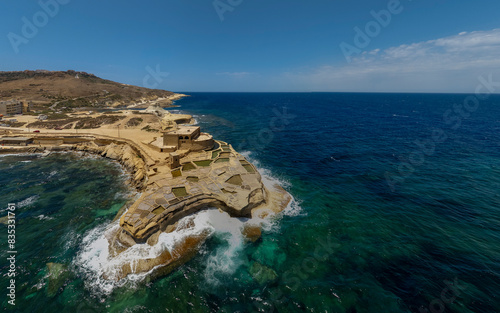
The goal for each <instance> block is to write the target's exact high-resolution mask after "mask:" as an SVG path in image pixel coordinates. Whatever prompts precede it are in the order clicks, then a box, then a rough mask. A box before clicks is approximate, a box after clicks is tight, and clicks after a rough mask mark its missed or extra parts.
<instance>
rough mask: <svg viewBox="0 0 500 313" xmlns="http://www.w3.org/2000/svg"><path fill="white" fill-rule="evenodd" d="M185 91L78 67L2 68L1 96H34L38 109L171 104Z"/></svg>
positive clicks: (0, 80) (1, 97)
mask: <svg viewBox="0 0 500 313" xmlns="http://www.w3.org/2000/svg"><path fill="white" fill-rule="evenodd" d="M181 96H182V95H179V94H176V93H173V92H171V91H166V90H160V89H148V88H144V87H137V86H132V85H126V84H121V83H117V82H113V81H110V80H106V79H102V78H99V77H97V76H95V75H93V74H89V73H85V72H76V71H72V70H69V71H65V72H63V71H45V70H37V71H22V72H0V100H9V99H12V98H14V99H23V100H31V101H32V102H33V103H34V106H35V108H34V109H39V110H40V109H41V110H43V109H47V108H48V107H52V109H56V110H65V111H69V110H73V109H75V108H80V107H86V108H88V107H96V108H104V107H126V106H136V107H137V106H140V105H142V106H148V105H149V104H151V102H154V103H156V104H159V105H162V106H164V107H166V106H169V105H170V104H171V103H172V100H175V99H178V98H180V97H181Z"/></svg>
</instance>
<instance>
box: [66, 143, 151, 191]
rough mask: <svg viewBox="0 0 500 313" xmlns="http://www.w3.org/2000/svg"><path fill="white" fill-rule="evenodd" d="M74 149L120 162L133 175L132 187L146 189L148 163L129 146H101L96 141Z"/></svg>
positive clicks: (111, 144)
mask: <svg viewBox="0 0 500 313" xmlns="http://www.w3.org/2000/svg"><path fill="white" fill-rule="evenodd" d="M74 149H75V150H76V151H81V152H87V153H92V154H98V155H101V156H103V157H106V158H109V159H112V160H116V161H118V162H119V163H120V164H122V165H123V166H124V167H125V168H126V169H127V170H128V171H129V172H130V173H131V174H132V181H131V184H132V186H133V187H135V188H137V189H141V188H143V187H144V184H145V178H146V176H145V174H144V173H146V172H147V166H146V163H145V162H144V160H143V158H142V156H141V155H140V154H139V153H137V152H136V151H135V150H134V149H132V148H131V147H130V146H129V145H127V144H116V143H110V144H109V145H105V146H100V145H97V144H96V143H95V142H94V141H89V142H86V143H81V144H77V145H75V146H74Z"/></svg>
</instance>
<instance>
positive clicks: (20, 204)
mask: <svg viewBox="0 0 500 313" xmlns="http://www.w3.org/2000/svg"><path fill="white" fill-rule="evenodd" d="M38 198H40V196H39V195H34V196H31V197H28V198H26V199H24V200H22V201H20V202H18V203H17V207H18V208H23V207H25V206H28V205H32V204H33V203H35V201H36V200H38Z"/></svg>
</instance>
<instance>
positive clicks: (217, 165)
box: [116, 144, 267, 246]
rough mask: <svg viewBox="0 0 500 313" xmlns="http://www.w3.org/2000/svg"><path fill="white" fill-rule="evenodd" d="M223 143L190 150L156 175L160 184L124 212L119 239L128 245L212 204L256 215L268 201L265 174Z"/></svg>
mask: <svg viewBox="0 0 500 313" xmlns="http://www.w3.org/2000/svg"><path fill="white" fill-rule="evenodd" d="M221 147H224V148H225V149H224V148H221V149H220V150H219V151H218V150H216V151H208V152H200V153H196V154H190V156H189V157H185V158H184V159H183V160H182V164H183V165H182V166H181V167H180V168H179V169H174V171H173V174H172V173H168V174H167V175H157V176H156V175H155V183H154V185H155V186H156V188H153V190H151V191H147V192H145V193H144V194H143V195H142V196H141V198H140V199H139V200H137V202H136V203H134V205H132V206H131V207H130V209H129V211H128V212H127V213H125V214H124V215H123V216H122V217H121V219H120V226H121V227H122V229H123V231H122V233H121V234H120V235H119V236H118V237H117V238H116V239H117V240H118V241H120V243H121V244H122V245H125V246H130V245H131V244H134V243H143V242H146V241H147V240H148V239H149V237H150V236H152V235H154V234H155V233H157V232H162V231H165V230H166V229H167V227H168V226H169V225H173V224H174V223H176V222H177V221H178V220H179V219H181V218H183V217H185V216H187V215H191V214H194V213H196V212H198V211H200V210H203V209H205V208H208V207H217V208H220V209H222V210H223V211H225V212H227V213H229V215H230V216H232V217H251V214H252V210H253V209H254V208H256V207H258V206H260V205H263V204H265V203H266V194H267V191H266V189H265V187H264V185H263V184H262V181H261V176H260V174H259V173H258V172H257V170H256V169H255V168H254V167H253V165H251V164H250V163H249V162H248V161H247V160H246V159H245V158H244V157H243V156H241V155H240V154H239V153H237V152H236V151H234V150H233V149H232V147H230V146H229V145H225V146H224V144H221ZM222 149H224V150H222ZM169 174H170V175H169Z"/></svg>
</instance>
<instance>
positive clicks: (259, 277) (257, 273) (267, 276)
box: [249, 262, 278, 285]
mask: <svg viewBox="0 0 500 313" xmlns="http://www.w3.org/2000/svg"><path fill="white" fill-rule="evenodd" d="M249 272H250V274H251V275H252V277H253V278H254V279H255V280H256V281H257V282H258V283H259V284H261V285H265V284H268V283H271V282H274V281H275V280H276V279H278V275H277V274H276V272H275V271H274V270H273V269H271V268H269V267H267V266H265V265H262V264H260V263H258V262H253V263H252V265H250V268H249Z"/></svg>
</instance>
